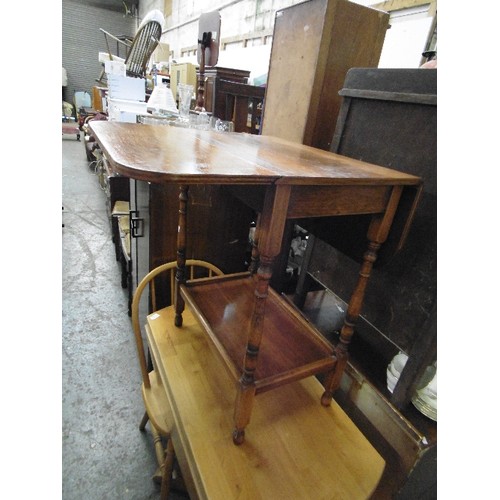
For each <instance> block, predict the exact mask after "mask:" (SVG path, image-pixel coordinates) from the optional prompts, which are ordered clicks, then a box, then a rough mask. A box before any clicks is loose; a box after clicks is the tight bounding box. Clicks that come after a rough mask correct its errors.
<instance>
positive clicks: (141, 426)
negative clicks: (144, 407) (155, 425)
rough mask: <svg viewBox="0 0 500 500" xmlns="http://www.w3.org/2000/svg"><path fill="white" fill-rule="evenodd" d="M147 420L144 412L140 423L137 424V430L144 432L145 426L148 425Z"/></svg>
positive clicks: (146, 414) (146, 413) (147, 416)
mask: <svg viewBox="0 0 500 500" xmlns="http://www.w3.org/2000/svg"><path fill="white" fill-rule="evenodd" d="M148 420H149V415H148V412H147V411H145V412H144V416H143V417H142V420H141V423H140V424H139V430H141V431H144V430H145V429H146V424H147V423H148Z"/></svg>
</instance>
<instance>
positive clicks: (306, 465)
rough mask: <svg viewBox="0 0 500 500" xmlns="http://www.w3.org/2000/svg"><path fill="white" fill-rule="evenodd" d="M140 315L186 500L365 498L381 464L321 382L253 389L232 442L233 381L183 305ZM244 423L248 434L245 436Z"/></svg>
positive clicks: (378, 476) (376, 480)
mask: <svg viewBox="0 0 500 500" xmlns="http://www.w3.org/2000/svg"><path fill="white" fill-rule="evenodd" d="M173 315H174V311H173V308H172V307H168V308H166V309H162V310H160V311H157V312H155V313H152V314H150V315H149V317H148V320H147V321H148V327H147V331H148V342H149V344H150V347H151V352H152V356H153V358H154V360H155V362H156V366H157V370H158V371H159V373H160V376H161V378H162V381H163V384H164V386H165V389H166V392H167V396H168V399H169V402H170V405H171V408H172V412H173V417H174V422H175V424H174V428H173V430H172V439H173V443H174V447H175V451H176V456H177V458H178V460H179V463H180V465H181V469H182V473H183V477H184V479H185V481H186V484H187V486H188V491H189V494H190V496H191V498H193V499H194V498H210V499H218V498H224V499H227V500H231V499H235V498H239V499H249V500H250V499H251V500H257V499H269V498H272V499H277V500H279V499H287V500H288V499H295V498H300V499H304V500H306V499H314V500H317V499H319V498H328V499H340V498H348V499H349V500H354V499H367V498H369V497H370V495H371V493H372V492H373V491H374V489H375V487H376V486H377V484H378V482H379V480H380V478H381V475H382V472H383V470H384V466H385V463H384V460H383V459H382V458H381V457H380V455H379V454H378V453H377V452H376V450H375V449H374V448H373V447H372V446H371V444H370V443H369V442H368V440H367V439H366V438H365V437H364V436H363V434H362V433H361V432H360V431H359V429H357V427H356V426H355V425H354V424H353V423H352V421H351V420H350V419H349V418H348V417H347V415H346V414H345V413H344V412H343V410H342V409H341V408H340V407H339V406H338V404H337V403H335V401H332V403H331V406H329V407H323V406H322V405H321V403H320V397H321V394H322V392H323V387H322V386H321V384H320V383H319V382H318V381H317V379H316V378H315V377H308V378H305V379H302V380H300V381H298V382H293V383H290V384H286V385H284V386H282V387H279V388H277V389H275V390H273V391H270V392H266V393H263V394H261V395H259V396H258V397H257V398H256V399H255V402H254V409H253V413H252V421H251V423H250V425H249V432H248V433H247V437H246V439H245V442H244V443H243V444H242V445H240V446H235V445H234V444H233V442H232V439H231V432H230V431H231V428H232V426H233V411H234V398H235V395H236V386H235V383H234V380H233V379H232V378H231V376H230V375H229V373H228V372H227V371H226V370H225V369H224V364H223V363H221V362H220V360H219V359H218V357H217V355H216V353H215V352H214V351H213V345H212V343H211V342H210V340H209V339H208V337H207V335H206V334H205V333H204V332H203V330H202V328H201V327H200V326H199V325H198V323H197V321H196V320H195V319H194V317H193V315H192V314H191V313H190V312H189V310H188V309H186V310H185V312H184V324H183V326H182V327H181V328H177V327H175V326H174V318H173ZM250 429H251V432H250Z"/></svg>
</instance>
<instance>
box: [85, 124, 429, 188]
mask: <svg viewBox="0 0 500 500" xmlns="http://www.w3.org/2000/svg"><path fill="white" fill-rule="evenodd" d="M90 128H91V130H92V131H93V134H94V136H95V137H96V140H97V142H98V144H99V146H100V147H101V149H102V150H103V151H104V153H105V154H106V157H107V159H108V161H109V162H110V164H111V168H112V169H113V171H115V172H117V173H119V174H122V175H125V176H127V177H131V178H133V179H139V180H144V181H149V182H157V183H158V182H178V183H186V184H197V183H203V184H205V183H214V184H247V185H248V184H264V185H265V184H272V183H276V184H290V185H293V184H301V185H305V184H311V185H321V184H322V185H328V184H336V185H344V186H345V185H359V184H362V185H418V184H420V179H419V178H418V177H416V176H412V175H409V174H405V173H402V172H398V171H396V170H392V169H389V168H385V167H380V166H377V165H373V164H369V163H365V162H362V161H358V160H355V159H352V158H347V157H344V156H340V155H336V154H334V153H330V152H328V151H323V150H320V149H316V148H312V147H309V146H304V145H302V144H297V143H293V142H289V141H286V140H283V139H279V138H276V137H270V136H261V135H254V134H244V133H221V132H212V131H202V130H194V129H186V128H179V127H173V126H162V127H159V126H155V125H143V124H134V123H120V122H109V121H92V122H90Z"/></svg>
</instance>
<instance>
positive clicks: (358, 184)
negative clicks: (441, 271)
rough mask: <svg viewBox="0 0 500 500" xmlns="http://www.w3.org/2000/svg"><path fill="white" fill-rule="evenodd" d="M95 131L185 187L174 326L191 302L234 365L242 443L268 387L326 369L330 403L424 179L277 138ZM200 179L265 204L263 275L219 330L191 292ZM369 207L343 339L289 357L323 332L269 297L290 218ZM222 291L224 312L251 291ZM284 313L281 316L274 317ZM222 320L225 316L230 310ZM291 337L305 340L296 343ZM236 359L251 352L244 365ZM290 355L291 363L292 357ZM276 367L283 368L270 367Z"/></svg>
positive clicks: (147, 169) (142, 129) (131, 167)
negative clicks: (407, 191) (189, 246)
mask: <svg viewBox="0 0 500 500" xmlns="http://www.w3.org/2000/svg"><path fill="white" fill-rule="evenodd" d="M91 127H92V129H93V132H94V134H95V136H96V140H97V141H98V143H99V145H100V146H101V148H102V149H103V151H104V153H105V155H106V156H107V157H108V160H109V162H110V163H111V164H112V166H113V170H114V171H116V172H119V173H121V174H123V175H128V176H131V177H135V178H140V179H143V180H146V181H150V182H156V183H177V184H179V185H180V194H179V225H178V234H177V242H178V256H177V267H178V272H177V283H178V287H177V293H176V300H175V305H176V318H175V324H176V326H180V325H182V322H183V312H184V306H185V300H190V307H191V308H192V310H194V311H195V312H196V313H197V315H198V316H199V318H200V320H201V324H202V325H203V326H204V328H205V329H206V330H207V332H208V333H209V335H210V336H211V338H212V340H213V342H214V343H215V344H216V345H218V346H219V347H220V348H219V353H220V354H221V355H222V357H223V358H224V360H225V361H226V365H227V366H229V367H233V368H230V370H232V371H233V374H236V376H239V386H238V390H237V396H236V403H235V408H234V427H233V441H234V443H235V444H242V443H243V441H244V436H245V428H246V426H247V425H248V424H249V422H250V417H251V414H252V411H253V405H254V396H255V395H256V394H257V392H259V391H261V390H262V389H265V388H276V387H278V386H281V385H283V384H288V383H290V382H291V381H293V380H296V379H298V378H304V377H307V376H309V375H311V374H313V373H320V372H324V371H325V370H327V371H328V373H327V375H326V377H325V390H324V393H323V395H322V397H321V403H322V404H323V405H325V406H327V405H329V404H330V403H331V400H332V395H333V392H334V391H335V390H336V389H337V388H338V386H339V383H340V378H341V375H342V372H343V369H344V367H345V364H346V361H347V356H348V344H349V342H350V339H351V337H352V334H353V331H354V325H355V323H356V320H357V318H358V317H359V314H360V310H361V306H362V303H363V299H364V295H365V290H366V285H367V281H368V279H369V276H370V272H371V268H372V266H373V263H374V262H375V260H376V258H377V251H378V249H379V248H380V246H381V245H382V244H383V243H384V241H385V240H386V239H387V235H388V233H389V230H390V227H391V223H392V220H393V218H394V215H395V213H396V211H397V208H398V202H399V199H400V196H401V191H402V187H403V186H417V187H418V186H420V184H421V180H420V179H419V178H418V177H416V176H413V175H410V174H404V173H401V172H398V171H396V170H392V169H389V168H384V167H379V166H376V165H372V164H369V163H365V162H362V161H358V160H354V159H352V158H347V157H343V156H340V155H336V154H334V153H330V152H327V151H322V150H319V149H315V148H312V147H309V146H304V145H302V144H297V143H293V142H289V141H287V140H284V139H278V138H275V137H269V136H260V135H250V134H239V133H217V132H211V131H200V130H193V129H181V128H175V127H157V126H156V127H155V126H148V125H135V124H129V123H118V122H95V123H93V122H92V125H91ZM192 184H222V185H232V186H236V187H237V188H240V190H243V191H249V192H250V191H255V190H256V189H257V190H258V191H259V193H258V194H257V195H255V193H250V195H251V198H252V199H254V200H259V202H260V206H259V207H258V208H257V210H258V212H259V224H258V228H257V234H258V247H257V251H256V252H253V256H252V258H253V259H254V260H255V262H256V263H257V262H258V266H257V272H256V273H255V274H254V275H253V278H252V280H253V286H254V290H253V293H252V294H251V299H250V301H249V303H248V305H246V306H245V307H243V308H242V310H244V311H245V313H244V314H245V320H243V319H242V318H243V316H241V318H240V321H238V322H237V323H236V324H235V323H233V324H232V326H231V328H227V329H226V328H225V327H222V326H220V325H221V324H222V322H220V323H218V324H217V325H213V324H212V321H213V320H214V316H212V317H207V316H210V314H209V312H208V309H207V308H206V302H203V300H204V299H203V297H202V296H201V295H199V296H197V298H196V299H194V298H190V297H189V294H187V293H186V287H185V276H184V262H185V259H186V256H185V248H186V234H187V226H188V224H189V222H188V219H189V214H187V206H188V203H187V200H188V191H189V186H190V185H192ZM361 213H362V214H372V222H371V224H370V227H369V230H368V234H367V251H366V253H365V257H364V260H363V264H362V267H361V270H360V275H359V279H358V283H357V285H356V287H355V289H354V291H353V294H352V296H351V300H350V302H349V306H348V310H347V316H346V322H345V324H344V327H343V328H342V333H341V341H340V342H339V344H338V345H337V346H336V347H335V348H334V350H333V354H332V352H331V349H330V348H326V349H325V350H324V351H323V352H322V354H321V355H318V357H316V358H309V357H307V356H306V355H305V357H304V358H303V359H302V360H299V359H298V358H295V359H294V361H293V362H292V363H290V362H289V361H290V359H291V358H290V356H287V355H283V356H282V357H281V354H282V353H285V352H286V349H287V347H288V345H292V346H294V348H295V349H297V350H299V351H300V350H301V349H303V350H304V354H307V355H309V354H310V351H309V347H308V346H311V345H312V344H311V343H310V342H311V339H312V341H313V343H314V339H315V333H314V331H313V329H312V328H308V327H307V325H304V324H303V322H301V321H300V320H299V319H298V317H297V316H295V315H294V314H293V312H292V310H291V308H287V309H280V308H278V307H274V306H273V302H274V298H272V299H270V290H269V282H270V279H271V277H272V274H273V268H274V262H275V260H276V257H277V256H278V255H279V254H280V252H281V245H282V241H283V234H284V230H285V226H286V223H287V220H288V219H290V218H291V217H293V218H300V217H311V216H329V215H335V216H337V215H346V214H349V215H351V214H361ZM221 290H223V289H218V291H217V295H213V297H214V300H219V301H220V302H221V303H220V305H219V307H220V308H221V309H220V310H223V311H224V313H225V312H226V311H229V310H230V306H231V304H233V303H234V299H236V298H239V297H247V296H248V293H247V292H248V290H247V289H245V290H247V291H243V289H242V290H240V289H238V290H234V291H233V293H234V294H235V295H236V297H234V298H232V297H230V296H229V294H224V293H221ZM181 292H182V293H181ZM195 293H196V292H195ZM271 296H272V294H271ZM215 297H216V299H215ZM197 300H201V301H202V305H198V302H197ZM242 300H243V299H242ZM278 313H279V314H278ZM276 314H277V318H278V319H276V318H275V317H274V316H275V315H276ZM223 319H224V321H225V318H224V315H223ZM273 321H276V323H275V324H276V327H274V328H270V329H267V330H266V328H268V327H269V325H270V324H272V323H273ZM280 322H282V323H283V324H286V325H288V326H290V325H292V324H296V325H300V328H295V327H293V328H291V327H290V328H289V330H288V333H289V335H276V333H278V332H279V330H280V328H279V326H278V325H279V323H280ZM233 329H235V330H238V332H243V337H242V338H243V339H244V340H243V344H245V342H246V345H243V347H241V346H238V348H236V347H234V346H233V345H232V341H233V338H232V337H231V335H230V333H231V330H233ZM284 330H285V329H283V331H284ZM269 332H274V333H271V334H270V333H269ZM268 335H269V336H270V337H271V338H272V339H273V341H275V344H276V348H273V349H272V350H271V351H272V353H273V356H275V357H276V358H275V360H274V361H271V360H270V356H269V355H267V354H266V355H265V357H267V359H266V360H265V361H264V362H261V360H260V357H261V350H262V349H263V348H264V346H265V345H266V342H267V341H268V339H267V336H268ZM292 337H297V340H294V339H292ZM306 338H307V339H308V340H307V341H305V339H306ZM295 342H296V343H295ZM261 347H262V349H261ZM241 351H242V352H241ZM316 354H317V353H316ZM236 356H243V359H242V361H241V362H240V361H238V359H236ZM284 359H287V362H286V363H284V362H283V360H284ZM273 363H275V364H276V365H275V366H276V371H275V372H266V370H268V368H269V367H270V366H272V365H273ZM301 363H303V364H302V365H301Z"/></svg>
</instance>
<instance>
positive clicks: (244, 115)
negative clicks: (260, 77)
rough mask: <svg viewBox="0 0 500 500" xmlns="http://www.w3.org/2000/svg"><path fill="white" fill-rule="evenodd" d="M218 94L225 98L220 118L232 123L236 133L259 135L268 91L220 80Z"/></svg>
mask: <svg viewBox="0 0 500 500" xmlns="http://www.w3.org/2000/svg"><path fill="white" fill-rule="evenodd" d="M218 92H219V93H220V94H223V95H224V96H225V107H224V110H223V112H221V113H220V114H221V115H222V116H219V117H218V118H221V119H223V120H229V121H232V122H233V123H234V131H235V132H248V133H250V134H259V132H260V118H261V114H262V105H263V102H264V95H265V93H266V89H265V88H264V87H256V86H254V85H248V84H246V83H238V82H231V81H229V80H220V81H219V83H218ZM249 116H250V120H249Z"/></svg>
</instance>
